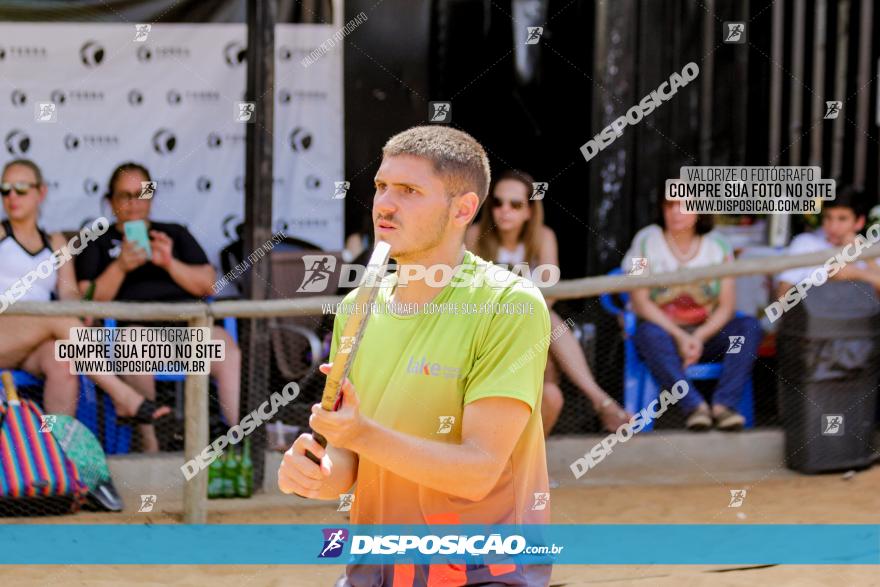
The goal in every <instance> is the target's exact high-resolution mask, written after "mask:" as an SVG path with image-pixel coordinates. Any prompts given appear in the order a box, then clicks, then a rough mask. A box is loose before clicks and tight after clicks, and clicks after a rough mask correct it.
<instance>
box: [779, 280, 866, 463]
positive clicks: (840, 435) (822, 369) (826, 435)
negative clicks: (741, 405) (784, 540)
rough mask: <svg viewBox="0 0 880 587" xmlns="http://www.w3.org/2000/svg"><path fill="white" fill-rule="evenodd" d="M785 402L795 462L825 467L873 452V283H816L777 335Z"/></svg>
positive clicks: (789, 458)
mask: <svg viewBox="0 0 880 587" xmlns="http://www.w3.org/2000/svg"><path fill="white" fill-rule="evenodd" d="M777 349H778V351H777V359H778V369H777V372H778V387H777V389H778V392H779V399H780V402H779V407H780V414H781V416H782V422H783V426H784V428H785V455H786V463H787V465H788V467H789V468H791V469H795V470H798V471H801V472H804V473H821V472H826V471H837V470H843V469H857V468H864V467H868V466H870V465H871V462H872V459H873V450H872V448H871V444H873V438H872V437H873V431H874V414H875V405H876V402H877V385H878V383H880V361H878V359H880V300H878V297H877V295H876V293H875V292H874V289H873V288H872V287H871V286H869V285H868V284H866V283H860V282H851V281H839V282H837V281H832V282H828V283H825V284H824V285H822V286H821V287H814V288H813V289H811V290H809V292H808V295H807V297H805V298H804V299H803V300H801V302H800V304H798V305H797V306H795V307H794V308H792V309H791V310H789V311H788V312H787V313H786V314H785V315H784V316H783V318H782V320H781V324H780V327H779V332H778V337H777Z"/></svg>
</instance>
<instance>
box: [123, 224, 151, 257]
mask: <svg viewBox="0 0 880 587" xmlns="http://www.w3.org/2000/svg"><path fill="white" fill-rule="evenodd" d="M123 226H124V227H125V240H127V241H130V242H133V243H135V244H137V246H139V247H140V248H142V249H143V250H145V251H146V252H147V259H152V258H153V249H152V248H151V247H150V235H148V234H147V224H146V223H145V222H144V221H143V220H130V221H128V222H126V223H124V224H123Z"/></svg>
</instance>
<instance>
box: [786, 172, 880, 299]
mask: <svg viewBox="0 0 880 587" xmlns="http://www.w3.org/2000/svg"><path fill="white" fill-rule="evenodd" d="M863 206H864V196H863V194H862V193H861V192H859V191H856V190H855V189H854V188H852V187H844V188H843V189H841V190H839V191H838V192H837V197H836V198H835V199H834V200H828V201H825V202H823V203H822V228H821V229H819V230H817V231H815V232H805V233H802V234H799V235H797V236H796V237H794V239H793V240H792V241H791V244H790V245H789V246H788V251H787V252H788V254H789V255H802V254H804V253H812V252H815V251H821V250H824V249H831V248H835V247H841V246H843V245H849V244H852V243H853V242H854V241H855V239H856V235H857V234H858V233H859V232H860V231H861V230H862V229H863V228H864V227H865V211H864V207H863ZM816 271H819V272H823V273H824V274H825V278H824V279H822V278H821V277H820V278H819V279H820V280H821V281H822V283H824V282H825V280H827V279H829V278H828V276H827V272H826V270H825V268H824V267H797V268H794V269H788V270H786V271H783V272H782V273H780V274H779V277H778V278H777V279H778V281H779V286H778V287H777V290H776V292H777V297H783V296H784V295H785V292H787V291H788V290H789V289H790V288H791V287H792V286H793V285H796V284H798V283H800V282H801V281H804V280H808V279H812V277H811V276H812V275H813V273H814V272H816ZM817 275H818V274H817ZM830 279H831V280H832V281H863V282H865V283H867V284H870V285H871V286H873V287H874V288H875V289H876V290H877V291H878V292H880V265H878V259H877V258H874V259H869V260H865V261H863V260H857V261H855V262H854V263H848V264H846V265H843V266H842V267H841V268H840V269H839V270H838V271H837V273H835V274H834V275H832V276H831V277H830Z"/></svg>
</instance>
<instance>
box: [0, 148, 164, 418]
mask: <svg viewBox="0 0 880 587" xmlns="http://www.w3.org/2000/svg"><path fill="white" fill-rule="evenodd" d="M0 196H2V197H3V210H4V212H5V213H6V218H5V219H4V220H3V221H2V222H0V293H4V292H8V291H10V288H13V285H14V284H16V282H19V281H20V280H21V279H22V278H23V277H24V276H25V275H28V274H29V273H31V272H32V271H34V270H35V269H36V267H37V266H38V265H40V264H43V266H44V267H51V272H50V273H49V274H48V276H46V277H43V274H45V271H43V272H42V273H41V274H39V277H38V278H37V279H36V280H35V281H33V283H32V284H31V285H30V287H29V288H27V289H26V291H25V293H24V294H23V295H21V296H20V297H16V299H17V300H28V301H41V302H48V301H50V300H51V299H52V297H53V296H54V297H56V298H58V299H61V300H78V299H80V293H79V290H78V289H77V283H76V277H75V275H74V271H73V264H71V263H64V264H61V263H59V262H54V263H45V261H47V260H49V259H51V258H52V253H53V251H58V250H59V249H62V248H63V247H66V246H67V244H68V243H67V241H66V240H65V238H64V235H62V234H61V233H53V234H51V235H50V234H47V233H46V232H45V231H43V230H41V229H40V227H39V226H38V225H37V218H38V217H39V213H40V205H41V204H42V203H43V201H44V200H45V199H46V185H45V183H43V175H42V173H41V172H40V168H39V167H37V165H36V164H35V163H33V162H32V161H29V160H26V159H17V160H15V161H11V162H10V163H7V164H6V166H5V167H4V168H3V174H2V177H0ZM82 325H83V324H82V322H81V321H80V320H78V319H76V318H67V317H59V316H46V317H42V316H9V315H5V316H0V368H2V369H21V370H23V371H27V372H28V373H31V374H33V375H35V376H37V377H41V378H43V379H44V391H43V407H44V408H45V410H46V412H48V413H50V414H67V415H69V416H74V415H76V402H77V398H78V397H79V379H78V378H77V377H76V376H75V375H73V374H71V373H70V368H69V365H68V363H67V362H66V361H56V360H55V340H66V339H68V338H69V337H70V329H71V328H75V327H81V326H82ZM91 379H92V380H93V381H95V383H97V384H98V385H100V386H101V388H102V389H104V391H106V392H107V394H108V395H109V396H110V398H111V399H112V400H113V404H114V405H115V407H116V412H117V414H119V416H120V417H123V418H130V419H132V420H134V421H136V422H140V423H150V422H153V421H154V419H156V418H160V417H162V416H164V415H165V414H167V413H169V412H170V409H169V408H168V407H165V406H163V407H160V408H157V407H156V405H155V404H153V402H151V401H149V400H145V399H144V398H143V397H142V396H141V395H139V394H138V393H137V392H136V391H135V390H134V389H132V388H131V387H130V386H128V385H127V384H125V383H124V382H123V381H122V380H120V379H119V378H117V377H115V376H113V375H94V376H91Z"/></svg>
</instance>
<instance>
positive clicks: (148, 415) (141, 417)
mask: <svg viewBox="0 0 880 587" xmlns="http://www.w3.org/2000/svg"><path fill="white" fill-rule="evenodd" d="M161 407H162V406H157V405H156V402H154V401H153V400H149V399H144V401H143V402H141V405H139V406H138V409H137V412H136V413H135V415H134V416H123V417H120V418H116V423H117V424H122V425H129V426H130V425H132V424H155V423H156V422H161V421H162V420H164V419H165V418H166V417H168V416H170V415H171V412H168V413H167V414H165V415H164V416H160V417H158V418H153V414H155V413H156V410H158V409H159V408H161Z"/></svg>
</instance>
